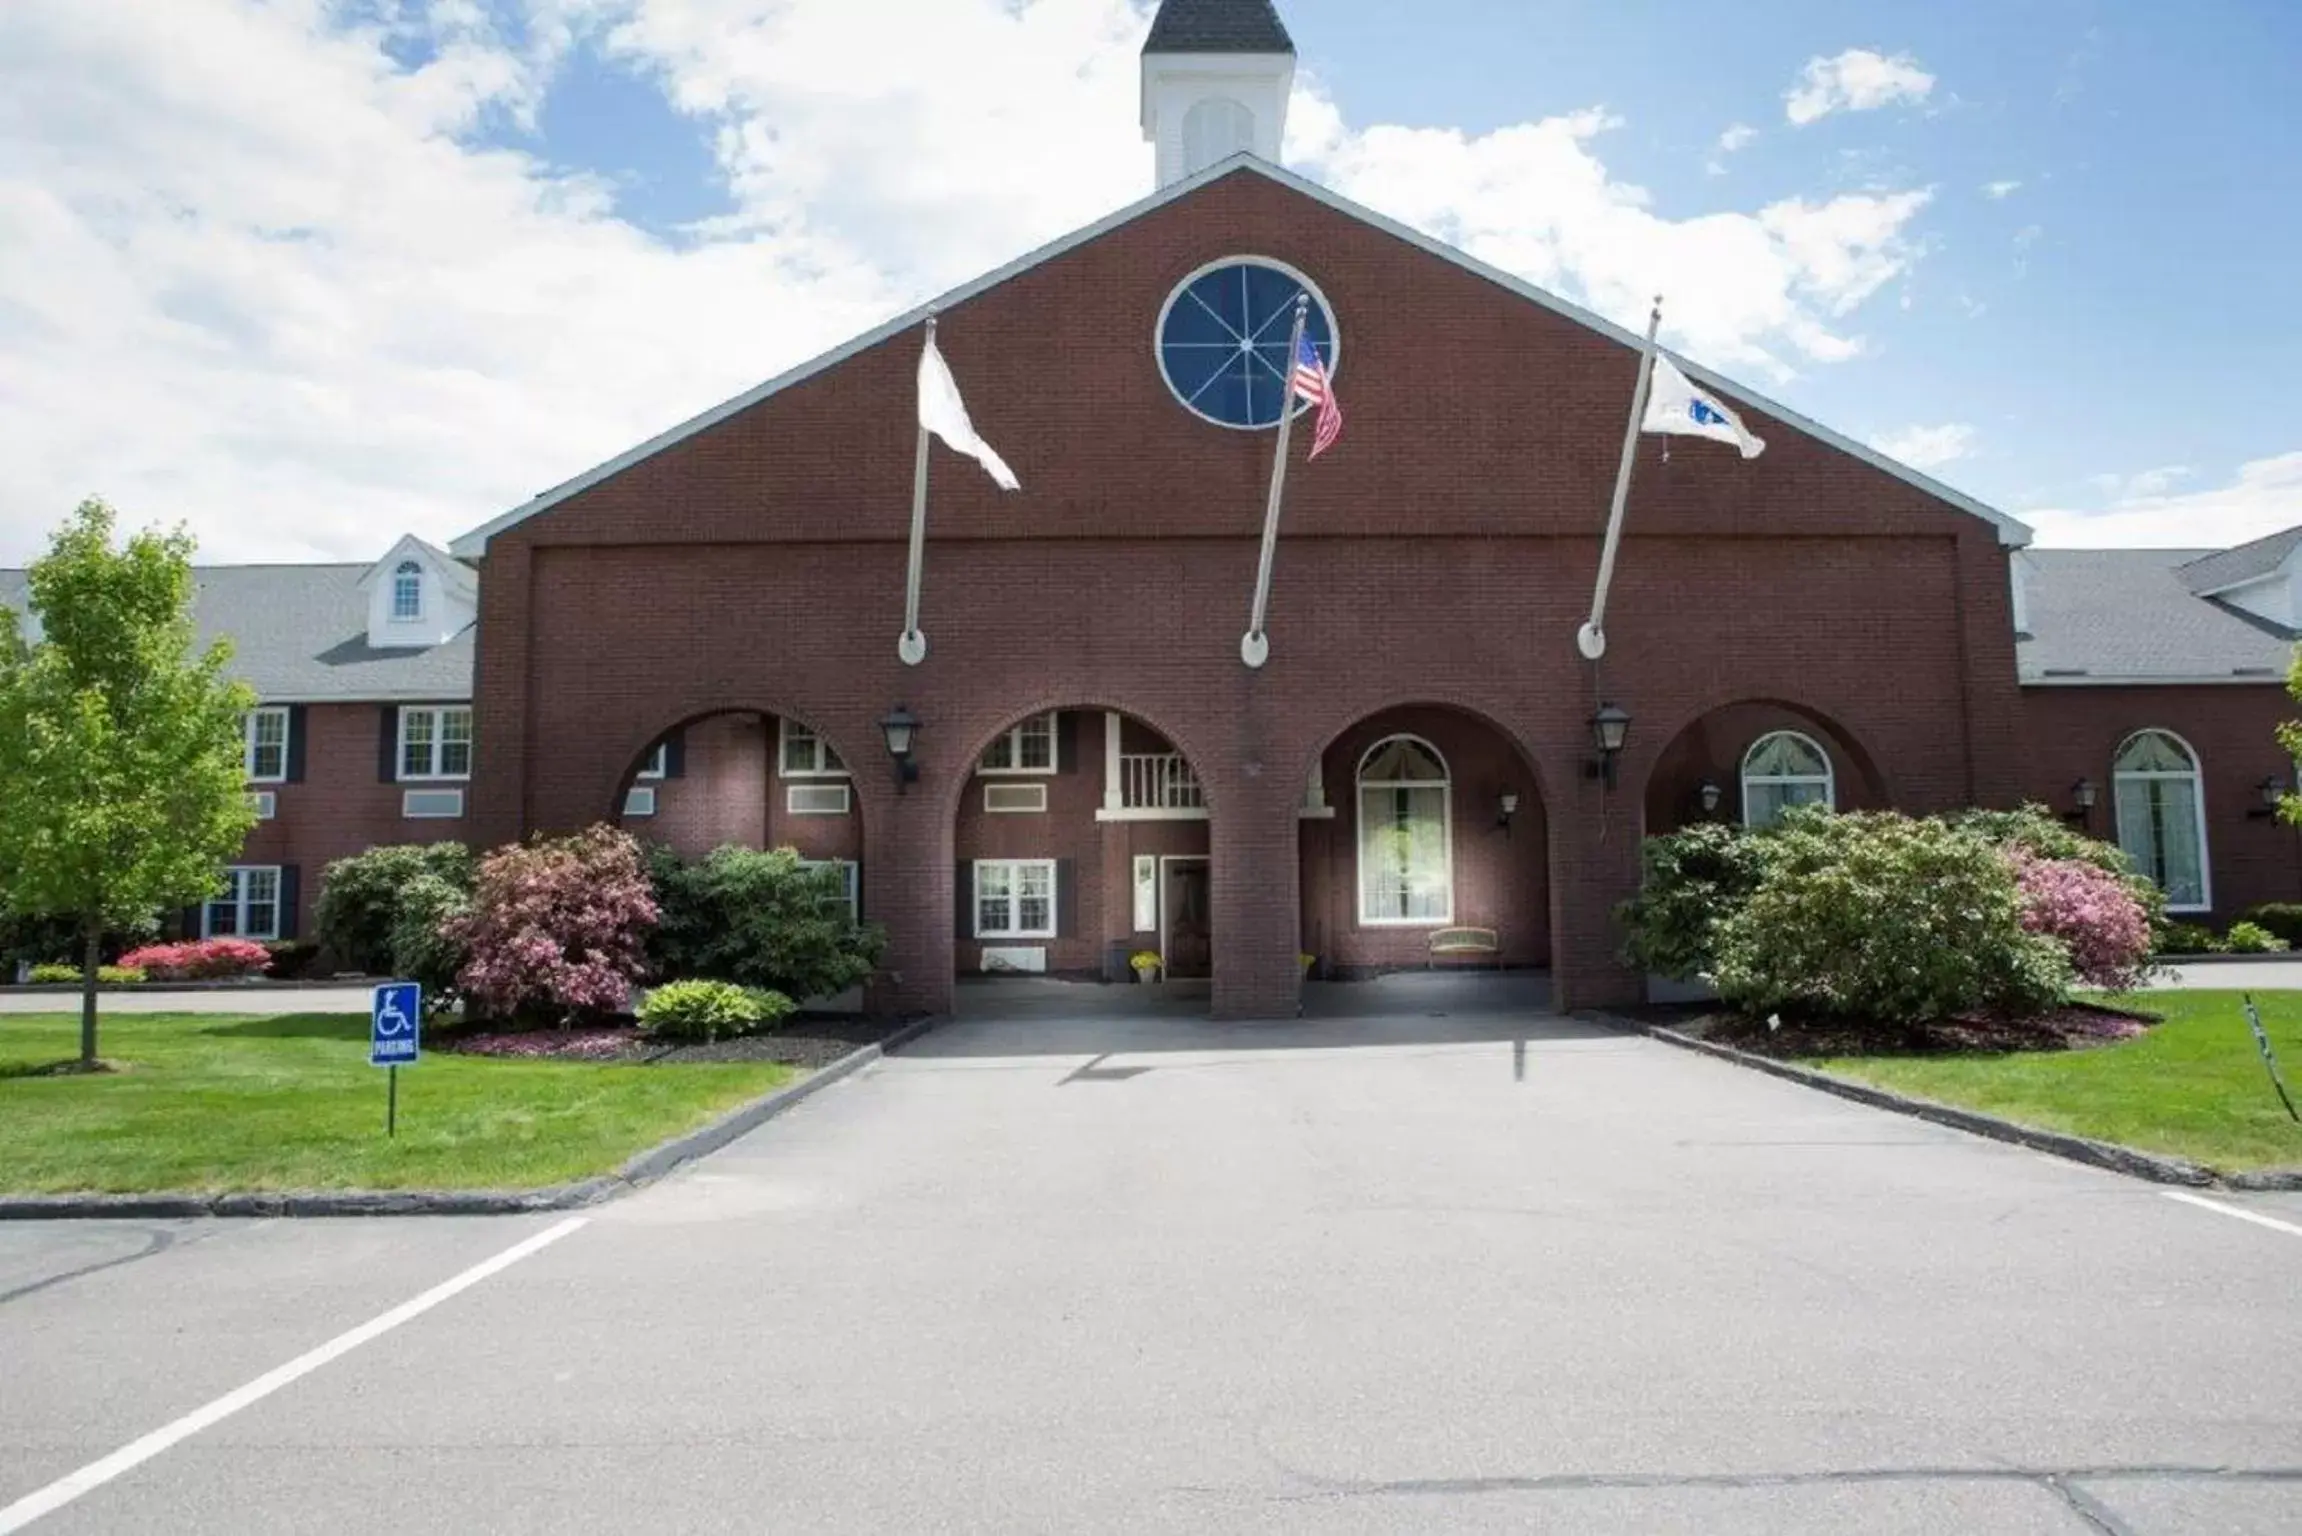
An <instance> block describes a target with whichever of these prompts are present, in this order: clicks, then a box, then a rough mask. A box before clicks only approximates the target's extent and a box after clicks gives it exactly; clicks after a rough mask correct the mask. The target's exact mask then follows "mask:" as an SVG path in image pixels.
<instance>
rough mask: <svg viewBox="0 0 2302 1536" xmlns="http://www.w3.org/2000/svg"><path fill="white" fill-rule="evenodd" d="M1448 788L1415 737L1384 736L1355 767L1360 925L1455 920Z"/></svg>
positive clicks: (1442, 762)
mask: <svg viewBox="0 0 2302 1536" xmlns="http://www.w3.org/2000/svg"><path fill="white" fill-rule="evenodd" d="M1453 811H1454V786H1453V783H1452V781H1451V780H1450V779H1449V777H1448V774H1447V760H1446V759H1445V758H1444V757H1441V756H1440V755H1439V749H1438V748H1437V747H1434V746H1432V745H1431V744H1430V743H1429V742H1427V741H1425V740H1423V739H1422V738H1421V737H1419V736H1387V737H1385V738H1384V739H1383V740H1381V741H1378V742H1376V743H1375V744H1374V745H1373V746H1371V747H1369V748H1368V749H1367V752H1366V755H1365V756H1363V757H1361V758H1360V759H1359V921H1360V922H1361V923H1362V924H1365V925H1367V926H1370V927H1415V926H1423V927H1444V926H1445V925H1446V924H1448V923H1451V922H1453V921H1454V920H1455V836H1454V815H1453Z"/></svg>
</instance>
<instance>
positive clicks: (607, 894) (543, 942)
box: [440, 826, 658, 1024]
mask: <svg viewBox="0 0 2302 1536" xmlns="http://www.w3.org/2000/svg"><path fill="white" fill-rule="evenodd" d="M657 916H658V914H657V910H656V903H655V891H654V888H653V887H652V886H651V885H650V884H649V883H648V877H647V869H646V866H645V865H644V863H643V862H642V861H641V858H640V851H639V844H638V843H636V842H634V841H633V840H632V839H631V838H630V837H629V836H627V835H626V834H624V833H622V832H619V831H617V830H615V829H614V828H612V827H607V826H595V827H592V828H591V829H589V830H588V831H584V832H579V833H577V834H576V835H575V836H573V837H563V838H556V839H552V840H549V841H544V842H537V843H531V844H528V845H526V846H520V845H512V846H508V847H503V848H498V849H497V850H495V851H494V852H493V853H491V854H489V855H488V856H487V857H486V858H484V859H482V860H481V861H480V866H479V870H478V872H477V874H476V876H475V877H474V880H473V884H472V900H471V907H470V909H469V910H468V911H465V912H463V913H461V914H459V915H456V916H452V917H450V918H448V919H447V921H446V922H445V923H444V924H443V925H442V926H441V930H440V932H441V935H442V937H443V938H446V939H447V940H449V941H450V942H452V943H455V944H460V945H462V946H463V949H464V953H465V955H466V957H467V958H466V959H465V961H464V964H463V969H462V970H461V971H459V972H458V973H457V975H456V984H457V986H458V987H459V988H461V990H462V991H463V994H464V996H465V997H467V998H468V999H470V1000H471V1003H472V1004H473V1006H474V1007H475V1008H476V1009H477V1010H478V1011H480V1012H482V1013H485V1014H489V1015H493V1016H496V1017H501V1018H510V1017H520V1016H527V1017H531V1018H533V1017H538V1016H549V1017H550V1018H551V1020H552V1021H553V1022H555V1023H562V1024H564V1023H566V1022H567V1021H568V1020H569V1019H571V1018H574V1017H579V1016H585V1015H598V1014H606V1013H620V1012H622V1011H623V1009H624V1008H625V1007H626V1006H628V1005H629V1004H630V1002H631V984H632V982H633V980H634V979H635V978H637V977H638V976H639V975H640V973H641V972H642V971H643V970H644V969H645V967H646V964H647V952H646V944H647V935H648V931H649V930H650V929H652V928H654V927H655V925H656V921H657Z"/></svg>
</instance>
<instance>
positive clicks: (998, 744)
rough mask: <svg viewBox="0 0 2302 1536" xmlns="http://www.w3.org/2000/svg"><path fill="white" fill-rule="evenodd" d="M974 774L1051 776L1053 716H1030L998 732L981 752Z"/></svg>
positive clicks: (1052, 765)
mask: <svg viewBox="0 0 2302 1536" xmlns="http://www.w3.org/2000/svg"><path fill="white" fill-rule="evenodd" d="M975 771H976V772H978V773H1053V772H1054V771H1055V716H1054V714H1053V713H1052V712H1050V713H1048V714H1044V715H1033V716H1032V717H1031V718H1030V719H1028V720H1026V721H1024V722H1023V723H1022V724H1021V725H1018V726H1016V727H1015V728H1014V729H1012V730H1006V731H1001V732H1000V733H999V734H998V735H997V736H995V737H993V738H992V741H991V745H990V746H988V747H985V748H984V749H983V761H982V762H981V763H980V764H978V765H977V767H976V770H975Z"/></svg>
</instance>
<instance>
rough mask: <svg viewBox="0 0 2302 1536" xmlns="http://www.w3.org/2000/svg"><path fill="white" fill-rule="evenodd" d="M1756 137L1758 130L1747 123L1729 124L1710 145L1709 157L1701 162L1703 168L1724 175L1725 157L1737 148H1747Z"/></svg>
mask: <svg viewBox="0 0 2302 1536" xmlns="http://www.w3.org/2000/svg"><path fill="white" fill-rule="evenodd" d="M1757 137H1758V130H1757V129H1756V128H1753V127H1752V126H1751V125H1750V124H1748V123H1735V124H1733V125H1731V126H1730V127H1728V129H1727V130H1726V132H1724V133H1722V134H1720V135H1719V136H1718V142H1717V143H1716V144H1714V145H1712V146H1711V157H1710V159H1708V160H1706V161H1704V162H1703V169H1704V170H1706V171H1708V172H1710V173H1711V174H1712V175H1713V176H1724V175H1725V174H1726V169H1727V168H1726V157H1727V156H1729V155H1731V154H1734V153H1735V152H1736V151H1738V150H1742V149H1747V148H1749V147H1750V142H1751V140H1753V139H1755V138H1757Z"/></svg>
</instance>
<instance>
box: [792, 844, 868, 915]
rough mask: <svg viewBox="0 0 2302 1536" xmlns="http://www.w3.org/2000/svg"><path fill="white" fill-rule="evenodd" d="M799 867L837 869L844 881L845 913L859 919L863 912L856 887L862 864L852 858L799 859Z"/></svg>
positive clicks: (858, 882) (858, 883)
mask: <svg viewBox="0 0 2302 1536" xmlns="http://www.w3.org/2000/svg"><path fill="white" fill-rule="evenodd" d="M799 867H800V868H801V869H836V870H838V871H839V873H840V877H841V878H842V879H843V880H844V881H845V882H846V887H847V915H848V916H849V917H851V918H855V919H857V920H861V918H862V916H863V913H862V909H861V906H860V905H859V903H858V902H857V899H856V897H857V891H858V887H859V885H860V877H861V875H862V873H863V866H862V865H860V864H858V863H856V862H855V860H853V859H801V860H800V861H799Z"/></svg>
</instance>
